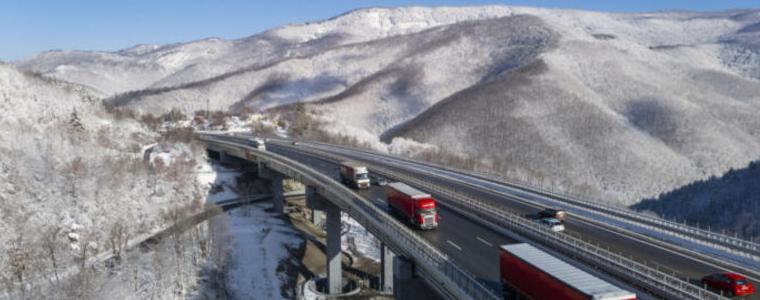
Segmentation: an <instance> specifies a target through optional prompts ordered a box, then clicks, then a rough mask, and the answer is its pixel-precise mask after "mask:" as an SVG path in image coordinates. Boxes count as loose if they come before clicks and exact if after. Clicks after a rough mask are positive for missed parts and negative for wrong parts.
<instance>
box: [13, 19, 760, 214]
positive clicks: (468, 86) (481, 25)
mask: <svg viewBox="0 0 760 300" xmlns="http://www.w3.org/2000/svg"><path fill="white" fill-rule="evenodd" d="M757 24H760V10H737V11H723V12H706V13H705V12H656V13H604V12H589V11H581V10H564V9H545V8H530V7H511V6H480V7H443V8H430V7H403V8H369V9H362V10H355V11H351V12H347V13H344V14H341V15H339V16H336V17H333V18H330V19H327V20H324V21H319V22H309V23H305V24H296V25H292V24H291V25H285V26H280V27H277V28H274V29H271V30H267V31H264V32H261V33H259V34H256V35H252V36H249V37H244V38H240V39H235V40H224V39H205V40H200V41H196V42H190V43H179V44H172V45H169V46H156V45H144V46H135V47H132V48H129V49H125V50H122V51H125V52H124V53H127V52H129V53H139V54H143V55H142V56H136V57H138V58H139V59H137V60H135V61H134V62H133V61H132V60H123V58H120V57H117V56H112V55H111V54H102V53H100V54H93V55H90V56H86V57H84V58H81V57H77V55H74V54H72V55H70V56H66V55H64V54H60V56H61V57H58V58H56V57H51V58H45V57H37V58H33V59H27V60H24V61H22V62H17V63H16V65H17V66H19V67H20V68H22V69H27V70H33V71H38V72H40V73H42V74H45V75H46V76H51V77H56V78H63V79H65V80H69V81H72V82H78V81H86V82H87V83H89V84H93V85H94V86H95V87H96V88H98V89H99V90H101V91H103V93H102V96H104V98H109V99H110V100H109V101H110V103H111V104H112V105H116V106H126V107H131V108H135V109H137V110H140V111H143V112H150V113H155V114H158V113H163V112H166V111H168V110H170V109H174V108H177V109H180V110H181V111H184V112H187V113H190V112H193V111H194V110H201V109H205V108H206V106H207V104H209V105H210V106H211V109H213V110H217V109H218V110H241V109H242V108H245V107H249V108H252V109H254V110H259V111H267V110H269V109H272V108H276V107H288V106H291V105H293V104H295V103H301V102H306V103H311V104H310V111H311V112H313V113H314V115H315V117H316V118H317V119H318V120H319V121H320V122H321V123H322V124H323V125H324V128H323V130H325V131H327V132H329V133H332V134H342V135H348V136H352V137H354V138H356V139H358V140H359V141H363V142H366V143H368V144H370V145H372V146H373V147H375V148H376V149H379V150H383V151H388V150H389V149H399V147H401V146H399V145H409V144H410V143H409V142H411V145H418V146H424V147H430V146H432V147H438V148H441V149H443V148H445V149H447V150H448V151H451V152H453V154H454V155H459V156H467V157H478V158H479V159H480V160H481V164H482V165H492V166H494V165H495V166H498V167H496V168H494V169H493V170H490V171H493V172H496V173H497V174H500V175H502V176H507V177H517V178H525V179H530V180H533V181H540V182H541V184H545V185H551V186H555V187H560V188H564V189H567V190H570V191H573V190H577V189H581V190H583V192H584V193H589V194H592V195H594V196H597V197H599V198H601V199H602V200H600V201H606V202H620V203H626V204H630V203H635V202H636V201H638V200H639V199H642V198H647V197H653V196H655V195H657V194H659V193H661V192H663V191H666V190H670V189H673V188H675V187H677V186H680V185H684V184H686V183H688V182H691V181H695V180H699V179H701V178H705V177H706V176H711V175H720V174H722V173H723V172H726V171H727V170H729V169H730V168H738V167H740V166H742V165H746V163H748V162H749V161H751V160H756V159H757V158H758V157H760V150H757V149H758V147H760V145H758V140H760V122H758V121H757V120H755V119H756V118H754V117H753V116H754V115H756V114H757V113H758V112H760V108H759V107H760V98H759V97H758V95H760V93H758V91H760V83H759V82H758V80H760V32H758V31H757V30H755V28H756V26H757ZM130 49H131V50H130ZM130 51H131V52H130ZM100 56H102V57H100ZM99 57H100V58H99ZM78 59H81V60H82V61H81V62H77V60H78ZM99 59H102V63H101V60H99ZM140 59H142V60H140ZM537 61H540V63H538V64H540V65H542V67H540V68H539V69H540V70H541V71H540V72H536V73H531V74H530V76H527V75H525V76H523V75H520V72H521V70H523V71H524V70H526V68H527V69H530V68H531V66H533V67H537V65H534V64H537ZM67 70H68V71H67ZM534 71H536V70H534ZM67 72H68V73H67ZM114 74H117V75H118V76H116V75H114ZM110 76H113V77H110ZM510 76H511V77H510ZM132 77H137V78H139V80H135V81H130V84H129V85H124V86H122V85H120V84H115V83H114V82H117V81H119V80H129V79H130V78H132ZM463 94H466V95H469V96H468V97H470V98H469V99H466V97H463V96H462V95H463ZM515 95H519V96H515ZM463 103H470V105H463ZM444 108H445V109H444ZM454 108H455V109H454ZM475 111H477V113H474V112H475ZM442 115H446V116H449V117H447V118H442V117H441V116H442ZM487 118H488V119H489V120H491V121H489V122H483V120H484V119H487ZM450 124H458V125H457V126H450ZM444 128H448V129H444ZM476 137H477V138H476ZM388 143H389V144H388ZM404 147H407V146H404ZM401 148H403V147H401ZM402 152H403V151H402ZM558 169H559V170H562V172H561V173H558V172H556V170H558ZM652 174H654V175H655V176H657V177H660V178H659V179H657V180H655V179H654V178H652Z"/></svg>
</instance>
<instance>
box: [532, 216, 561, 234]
mask: <svg viewBox="0 0 760 300" xmlns="http://www.w3.org/2000/svg"><path fill="white" fill-rule="evenodd" d="M538 223H541V224H543V225H546V226H547V227H549V229H551V230H552V231H554V232H562V231H565V225H563V224H562V222H560V220H557V219H555V218H541V219H538Z"/></svg>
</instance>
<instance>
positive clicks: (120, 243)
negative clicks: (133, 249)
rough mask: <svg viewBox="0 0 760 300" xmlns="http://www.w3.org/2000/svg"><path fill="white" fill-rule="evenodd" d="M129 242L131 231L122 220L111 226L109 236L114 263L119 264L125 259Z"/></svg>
mask: <svg viewBox="0 0 760 300" xmlns="http://www.w3.org/2000/svg"><path fill="white" fill-rule="evenodd" d="M128 242H129V229H128V228H127V226H126V225H124V222H123V221H122V220H118V221H116V222H115V223H114V224H113V225H112V226H111V231H110V232H109V234H108V244H109V246H110V247H111V253H112V254H113V259H114V262H115V263H117V264H119V263H121V262H122V259H123V256H122V254H123V251H124V249H126V247H127V243H128Z"/></svg>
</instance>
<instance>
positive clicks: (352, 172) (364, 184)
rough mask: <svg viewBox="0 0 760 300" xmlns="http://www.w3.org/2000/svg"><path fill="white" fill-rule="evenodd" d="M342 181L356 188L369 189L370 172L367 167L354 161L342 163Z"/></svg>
mask: <svg viewBox="0 0 760 300" xmlns="http://www.w3.org/2000/svg"><path fill="white" fill-rule="evenodd" d="M340 181H341V182H343V184H346V185H348V186H351V187H354V188H358V189H368V188H369V172H368V171H367V166H365V165H363V164H360V163H357V162H353V161H344V162H342V163H340Z"/></svg>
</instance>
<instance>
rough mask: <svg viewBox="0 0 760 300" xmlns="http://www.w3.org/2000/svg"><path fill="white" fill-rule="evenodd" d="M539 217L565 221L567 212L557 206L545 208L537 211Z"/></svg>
mask: <svg viewBox="0 0 760 300" xmlns="http://www.w3.org/2000/svg"><path fill="white" fill-rule="evenodd" d="M538 217H539V218H554V219H557V220H559V221H560V222H565V219H566V218H567V212H566V211H564V210H562V209H558V208H547V209H544V210H542V211H540V212H539V213H538Z"/></svg>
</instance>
